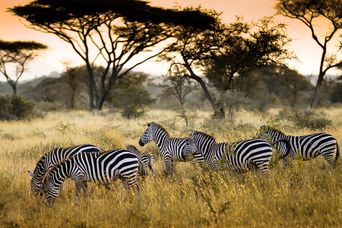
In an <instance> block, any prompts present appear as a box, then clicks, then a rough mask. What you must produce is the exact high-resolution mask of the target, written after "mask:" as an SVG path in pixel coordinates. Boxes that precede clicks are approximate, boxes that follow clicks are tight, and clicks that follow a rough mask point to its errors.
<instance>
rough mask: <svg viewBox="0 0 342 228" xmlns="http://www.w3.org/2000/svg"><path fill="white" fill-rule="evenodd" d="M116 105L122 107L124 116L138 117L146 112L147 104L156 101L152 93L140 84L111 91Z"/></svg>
mask: <svg viewBox="0 0 342 228" xmlns="http://www.w3.org/2000/svg"><path fill="white" fill-rule="evenodd" d="M111 95H112V97H113V98H112V100H113V101H112V104H113V105H114V107H118V108H121V109H122V116H124V117H126V118H136V117H139V116H141V115H143V114H144V112H145V106H146V105H149V104H151V103H153V102H154V99H152V98H151V96H150V94H149V93H148V92H147V91H146V90H145V89H144V88H141V87H139V86H129V87H128V88H125V89H115V90H114V91H112V93H111Z"/></svg>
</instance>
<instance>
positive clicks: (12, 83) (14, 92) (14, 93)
mask: <svg viewBox="0 0 342 228" xmlns="http://www.w3.org/2000/svg"><path fill="white" fill-rule="evenodd" d="M8 84H9V85H10V86H11V88H12V92H13V97H17V96H18V93H17V84H16V83H14V81H8Z"/></svg>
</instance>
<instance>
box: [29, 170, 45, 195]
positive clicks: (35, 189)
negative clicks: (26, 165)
mask: <svg viewBox="0 0 342 228" xmlns="http://www.w3.org/2000/svg"><path fill="white" fill-rule="evenodd" d="M29 174H30V176H31V177H32V179H31V182H30V184H31V192H32V193H33V194H34V195H35V196H42V195H43V192H42V182H41V180H40V179H39V178H38V176H37V175H36V174H35V173H34V172H31V171H29Z"/></svg>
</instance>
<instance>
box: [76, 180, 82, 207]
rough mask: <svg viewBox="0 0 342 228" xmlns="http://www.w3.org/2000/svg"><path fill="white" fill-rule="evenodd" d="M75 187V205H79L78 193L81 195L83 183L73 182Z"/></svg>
mask: <svg viewBox="0 0 342 228" xmlns="http://www.w3.org/2000/svg"><path fill="white" fill-rule="evenodd" d="M75 186H76V204H77V205H79V204H80V193H81V189H83V182H75Z"/></svg>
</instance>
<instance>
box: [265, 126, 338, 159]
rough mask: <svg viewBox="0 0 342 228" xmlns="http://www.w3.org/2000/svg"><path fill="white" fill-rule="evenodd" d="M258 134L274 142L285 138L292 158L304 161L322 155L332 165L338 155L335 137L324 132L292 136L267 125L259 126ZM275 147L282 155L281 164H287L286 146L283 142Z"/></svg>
mask: <svg viewBox="0 0 342 228" xmlns="http://www.w3.org/2000/svg"><path fill="white" fill-rule="evenodd" d="M258 136H259V137H260V138H269V139H270V141H271V142H274V141H276V140H278V139H287V141H288V142H289V145H290V147H291V150H290V152H289V156H290V157H291V158H293V159H294V158H301V159H302V160H304V161H306V160H310V159H312V158H316V157H317V156H319V155H322V156H323V158H324V159H325V160H326V161H327V162H328V163H329V164H330V165H334V164H335V163H336V161H337V159H338V157H339V155H340V154H339V146H338V142H337V140H336V138H334V137H333V136H332V135H330V134H327V133H324V132H320V133H314V134H310V135H302V136H292V135H286V134H284V133H283V132H281V131H279V130H277V129H274V128H271V127H268V126H261V127H260V130H259V135H258ZM276 149H277V150H278V152H279V153H280V155H281V156H282V157H284V158H283V164H284V165H286V164H288V161H287V160H286V156H284V154H285V153H286V150H287V146H286V145H285V144H284V143H279V144H278V145H277V146H276ZM335 151H336V152H335ZM334 154H335V159H334Z"/></svg>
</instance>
